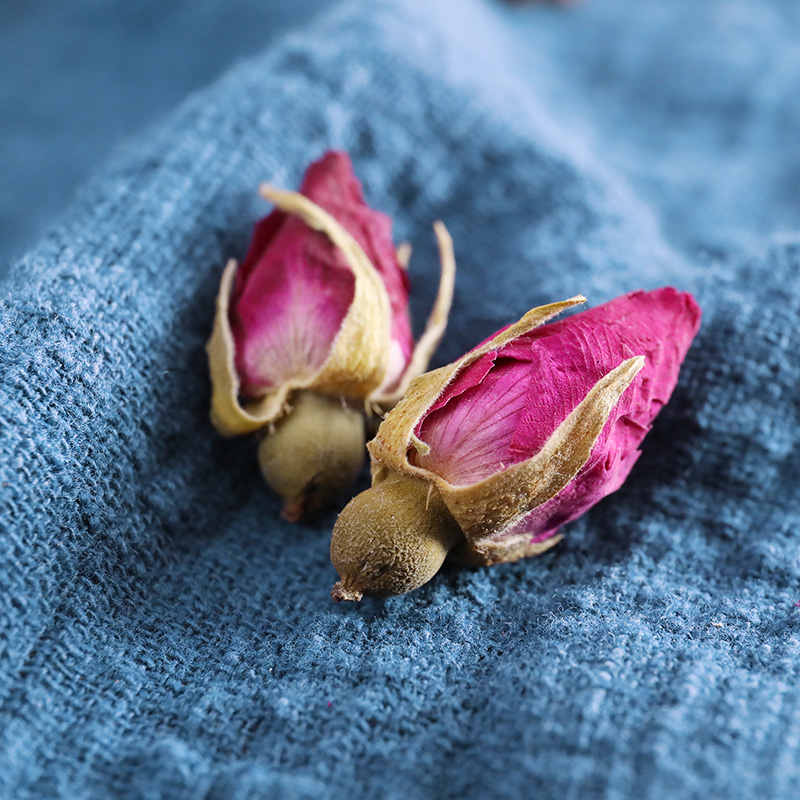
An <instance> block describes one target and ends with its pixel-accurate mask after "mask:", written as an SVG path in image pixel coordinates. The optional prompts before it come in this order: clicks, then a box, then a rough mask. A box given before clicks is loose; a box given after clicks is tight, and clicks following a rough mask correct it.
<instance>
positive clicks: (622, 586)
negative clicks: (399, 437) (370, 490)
mask: <svg viewBox="0 0 800 800" xmlns="http://www.w3.org/2000/svg"><path fill="white" fill-rule="evenodd" d="M712 5H713V4H709V6H708V8H707V7H706V6H702V8H700V7H698V5H697V4H696V3H694V2H691V1H690V0H676V2H675V3H671V4H664V8H663V9H662V8H659V9H654V8H653V6H652V4H647V8H646V9H645V8H642V9H639V8H633V7H632V4H631V3H629V2H624V0H609V1H608V2H606V3H589V4H586V5H585V6H584V7H581V8H577V9H575V10H572V11H564V12H559V11H556V10H553V9H541V8H532V9H525V10H512V9H510V8H501V7H500V6H497V5H495V4H493V3H490V2H489V1H488V0H427V1H426V2H422V0H403V1H402V2H401V1H400V0H397V2H394V1H393V0H371V2H363V3H362V2H353V3H348V4H345V5H343V6H341V7H339V8H338V9H337V10H336V11H335V12H334V13H333V14H332V15H330V16H328V17H326V18H323V19H322V20H320V21H318V22H317V23H316V24H315V26H314V27H312V28H310V29H308V30H307V31H305V32H304V33H303V34H302V35H298V36H295V37H293V38H289V39H287V40H285V41H284V42H283V43H281V44H280V46H278V47H276V48H274V49H272V50H271V51H269V52H267V53H266V54H264V55H263V56H261V57H259V58H257V59H255V60H252V61H249V62H245V63H243V64H241V65H240V66H238V67H237V68H236V69H235V70H234V71H233V72H231V73H230V74H229V75H228V76H226V77H225V78H224V79H223V80H222V81H220V82H219V83H217V84H216V85H214V86H212V87H210V88H209V89H208V90H206V91H204V92H202V93H199V94H197V95H195V96H192V97H191V98H189V99H188V100H187V101H186V103H185V104H184V105H183V106H182V107H181V108H180V109H178V110H177V111H176V112H175V113H174V115H173V116H172V117H171V118H170V119H168V120H167V121H166V122H165V123H164V124H163V125H162V126H161V127H160V128H158V129H157V130H154V131H152V132H151V133H150V134H149V135H147V136H146V137H144V138H143V139H142V140H141V141H140V142H138V143H136V144H134V145H131V146H129V147H128V148H127V150H125V151H124V152H122V153H120V154H119V155H118V156H117V158H116V160H115V161H113V162H112V163H111V164H110V165H109V166H108V167H107V169H106V170H105V172H104V173H102V174H101V175H99V176H98V177H97V179H96V180H95V181H93V182H92V183H91V184H90V185H89V186H87V187H86V188H85V189H84V190H83V191H82V192H81V193H80V195H79V196H78V197H77V199H76V201H75V203H74V204H73V205H72V207H71V209H70V210H69V211H68V212H67V213H66V215H65V216H64V217H63V218H62V219H61V220H60V222H59V223H58V225H57V226H56V227H54V228H53V229H52V231H51V233H50V234H49V235H48V236H47V237H46V238H45V239H44V240H43V241H42V242H41V243H40V245H39V246H38V247H37V248H36V249H35V250H34V251H32V252H31V253H30V254H29V255H28V257H26V258H25V259H23V260H22V262H21V263H19V264H18V265H16V267H15V269H14V272H13V275H12V278H11V280H10V282H9V284H8V286H7V287H6V293H5V295H4V299H3V300H2V305H1V306H0V341H2V372H1V373H0V453H1V454H2V458H1V459H0V473H1V474H0V479H1V481H2V488H0V514H1V516H0V526H2V531H1V532H0V795H2V796H3V797H9V798H11V797H13V798H34V797H35V798H39V797H42V798H44V797H47V798H54V797H65V798H100V797H137V798H138V797H141V798H151V797H169V798H173V797H174V798H197V797H205V798H250V797H270V798H278V799H279V800H282V799H283V798H304V799H305V798H309V799H310V798H314V800H317V798H319V799H320V800H321V799H322V798H330V797H336V796H342V797H353V798H360V797H381V798H388V799H389V800H392V799H393V798H407V797H419V798H467V799H469V798H488V797H491V798H519V797H559V798H562V797H580V798H591V797H613V798H623V797H637V798H639V797H653V798H656V797H659V798H660V797H665V796H671V797H699V796H704V797H717V796H719V797H728V798H731V797H789V796H796V795H797V794H798V793H800V666H798V665H799V664H800V624H799V623H798V619H799V618H800V609H797V608H795V603H796V602H797V601H798V600H800V574H799V573H800V530H798V527H799V523H800V512H799V511H798V503H797V502H796V496H797V490H798V486H799V485H800V465H799V463H798V459H797V458H796V452H797V447H798V440H799V439H800V399H798V398H800V393H799V392H798V382H799V381H800V360H799V356H798V354H800V326H798V325H797V319H798V314H800V237H798V236H797V234H796V223H797V220H798V209H799V208H800V200H798V195H797V193H796V192H794V193H792V192H790V191H789V187H790V186H791V185H792V184H791V181H790V177H787V176H790V175H791V174H794V176H795V181H796V176H797V174H798V172H797V170H798V168H800V162H798V161H797V158H798V155H797V152H796V147H794V144H793V143H795V142H796V137H797V132H798V130H800V108H798V105H797V102H796V97H797V91H796V90H797V87H798V85H800V57H798V51H797V46H796V43H795V44H793V42H796V41H797V35H798V32H800V12H798V11H797V10H796V9H794V8H789V7H788V6H787V5H786V4H781V3H778V2H769V1H768V0H760V2H751V1H750V0H748V2H745V0H731V2H729V3H727V4H726V8H727V10H728V13H729V15H730V16H729V17H726V18H725V20H720V19H719V18H717V17H716V16H715V14H714V10H713V8H712V7H711V6H712ZM454 21H457V23H458V24H455V22H454ZM698 31H699V32H698ZM702 32H705V34H706V35H705V37H704V36H703V35H701V34H702ZM750 39H752V41H750ZM747 41H750V46H749V47H747V46H745V45H746V42H747ZM737 48H738V49H737ZM742 48H744V49H742ZM698 64H699V67H698ZM598 76H602V80H599V79H598ZM697 76H700V77H699V78H698V77H697ZM329 147H340V148H344V149H346V150H348V151H349V152H350V153H351V155H352V157H353V160H354V163H355V167H356V171H357V173H358V175H359V177H360V178H361V179H362V181H363V183H364V187H365V191H366V194H367V198H368V200H369V202H370V204H371V205H373V206H375V207H377V208H380V209H381V210H383V211H385V212H387V213H389V214H391V215H392V216H393V217H394V218H395V221H396V222H395V233H396V239H397V241H402V240H405V239H407V240H409V241H411V242H412V243H413V245H414V255H413V257H412V261H411V268H410V269H411V277H412V281H413V287H414V288H413V309H414V313H415V320H416V323H417V327H418V329H419V328H420V327H421V323H422V320H423V319H424V316H425V313H426V310H427V308H428V307H429V305H430V302H431V300H432V297H433V293H434V291H435V284H436V280H437V258H436V253H435V247H434V244H433V237H432V233H431V231H430V224H431V222H432V221H433V220H434V219H437V218H440V219H443V220H444V221H445V223H446V224H447V226H448V228H449V229H450V231H451V233H452V235H453V238H454V241H455V245H456V255H457V258H458V265H459V275H458V285H457V291H456V299H455V304H454V309H453V313H452V322H451V325H450V328H449V330H448V333H447V335H446V338H445V341H444V343H443V346H442V348H441V350H440V352H439V354H438V355H437V364H441V363H444V362H446V361H449V360H451V359H453V358H455V357H457V356H458V355H460V354H461V353H462V352H463V351H464V350H465V349H467V348H468V347H470V346H472V345H473V344H475V343H476V342H478V341H480V340H481V339H483V338H484V337H485V336H487V335H488V334H490V333H491V332H492V331H494V330H495V329H496V328H498V327H500V326H501V325H504V324H506V323H508V322H509V321H511V320H514V319H516V318H518V317H519V316H520V315H521V314H522V313H524V312H525V311H526V310H527V309H528V308H530V307H532V306H534V305H538V304H542V303H545V302H550V301H553V300H558V299H563V298H565V297H568V296H570V295H574V294H577V293H583V294H585V295H587V297H588V298H589V301H590V303H591V304H597V303H600V302H602V301H605V300H608V299H610V298H611V297H613V296H615V295H618V294H621V293H623V292H626V291H630V290H632V289H636V288H640V287H644V288H652V287H655V286H659V285H665V284H674V285H675V286H677V287H678V288H680V289H682V290H689V291H692V292H694V293H695V295H696V296H697V298H698V300H699V302H700V303H701V305H702V306H703V309H704V312H705V316H704V324H703V328H702V330H701V332H700V335H699V336H698V338H697V340H696V342H695V345H694V346H693V348H692V350H691V351H690V354H689V357H688V360H687V361H686V363H685V365H684V368H683V370H682V374H681V379H680V382H679V385H678V388H677V390H676V392H675V394H674V396H673V399H672V401H671V403H670V404H669V406H667V407H666V408H665V409H664V411H663V412H662V413H661V415H660V416H659V418H658V420H657V421H656V425H655V427H654V429H653V431H652V433H651V434H650V436H649V437H648V439H647V440H646V442H645V446H644V452H643V455H642V458H641V459H640V461H639V463H638V464H637V465H636V467H635V469H634V471H633V473H632V475H631V477H630V479H629V481H628V482H627V484H626V485H625V486H624V487H623V489H622V490H620V491H619V492H618V493H616V494H615V495H614V496H612V497H610V498H607V499H606V500H604V501H603V502H602V503H601V504H600V505H599V506H597V507H596V508H595V509H594V510H592V511H591V512H590V513H589V514H587V515H586V516H584V517H583V518H582V519H580V520H579V521H577V522H575V523H573V524H571V525H569V526H568V527H567V528H565V530H564V532H565V533H566V538H565V540H564V541H563V542H562V543H561V544H560V545H559V546H558V547H557V548H555V549H554V550H552V551H551V552H549V553H548V554H546V555H544V556H542V557H540V558H538V559H531V560H527V561H523V562H520V563H517V564H512V565H504V566H499V567H495V568H492V569H483V570H476V571H467V570H460V569H457V568H454V567H446V568H445V570H444V571H443V573H442V574H440V575H439V576H438V577H437V578H436V579H434V580H433V581H432V582H431V583H430V584H428V585H427V586H425V587H424V588H423V589H421V590H419V591H417V592H415V593H413V594H411V595H408V596H403V597H399V598H394V599H391V600H388V601H385V602H377V601H365V602H364V603H363V604H360V605H358V606H355V605H348V606H347V607H340V606H334V605H333V604H332V603H331V602H330V598H329V594H328V593H329V589H330V585H331V583H332V582H333V581H334V580H335V573H334V571H333V569H332V567H331V565H330V562H329V559H328V541H329V532H330V528H331V526H332V523H333V519H334V516H333V515H330V516H328V517H327V518H325V519H323V520H321V521H320V522H319V524H318V525H315V526H303V525H300V526H292V525H289V524H287V523H284V522H283V521H281V519H280V518H279V516H278V511H279V502H278V500H277V499H276V498H275V497H274V496H272V495H271V494H270V492H269V491H268V489H267V488H266V487H265V485H264V484H263V482H262V480H261V478H260V476H259V474H258V470H257V466H256V459H255V444H254V442H253V441H250V440H244V439H241V440H223V439H222V438H220V437H219V436H218V435H217V434H215V432H214V430H213V429H212V428H211V425H210V423H209V421H208V402H209V393H210V389H209V384H208V377H207V368H206V363H205V354H204V350H203V346H204V343H205V340H206V339H207V337H208V335H209V332H210V326H211V318H212V313H213V299H214V295H215V292H216V288H217V285H218V281H219V277H220V273H221V269H222V266H223V264H224V263H225V261H226V259H227V258H229V257H232V256H233V257H239V258H241V257H242V256H243V254H244V252H245V250H246V247H247V243H248V239H249V235H250V231H251V227H252V224H253V222H254V221H255V220H256V219H257V218H258V217H259V216H261V215H263V214H264V213H265V211H266V206H265V205H264V203H263V201H262V200H260V199H259V198H258V196H257V193H256V188H257V186H258V184H259V182H261V181H263V180H268V181H269V182H271V183H273V184H275V185H279V186H285V187H289V188H293V187H295V186H297V184H298V182H299V179H300V176H301V175H302V172H303V170H304V168H305V166H306V164H307V163H308V162H309V161H311V160H312V159H314V158H316V157H318V156H319V155H320V154H321V153H322V152H323V151H324V150H325V149H327V148H329ZM792 159H794V160H792ZM792 169H794V170H795V171H794V173H792V172H791V170H792ZM792 225H794V226H795V227H794V228H792ZM787 231H789V232H788V233H787ZM366 480H367V479H366V475H365V476H364V477H363V478H362V482H361V486H360V487H358V488H363V487H364V486H365V485H366Z"/></svg>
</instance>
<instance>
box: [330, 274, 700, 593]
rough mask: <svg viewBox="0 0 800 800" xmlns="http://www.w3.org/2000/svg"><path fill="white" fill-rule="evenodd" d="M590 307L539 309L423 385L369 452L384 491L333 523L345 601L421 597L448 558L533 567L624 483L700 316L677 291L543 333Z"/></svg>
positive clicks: (635, 299) (378, 488) (605, 308)
mask: <svg viewBox="0 0 800 800" xmlns="http://www.w3.org/2000/svg"><path fill="white" fill-rule="evenodd" d="M583 302H585V299H584V298H583V297H573V298H571V299H570V300H566V301H564V302H563V303H554V304H552V305H549V306H543V307H541V308H536V309H533V310H532V311H529V312H528V313H527V314H526V315H525V316H524V317H523V318H522V319H521V320H520V321H519V322H517V323H516V324H515V325H512V326H510V327H508V328H506V329H504V330H502V331H500V332H499V333H497V334H496V335H495V336H494V337H492V338H491V339H489V340H487V341H486V342H484V343H483V344H481V345H479V346H478V347H477V348H475V349H474V350H472V351H471V352H469V353H467V355H465V356H464V357H463V358H461V359H460V360H458V361H456V362H454V363H453V364H450V365H449V366H446V367H442V368H441V369H438V370H434V371H433V372H430V373H427V374H426V375H423V376H421V377H420V378H418V379H417V380H415V381H414V382H413V383H412V384H411V386H410V387H409V390H408V392H407V393H406V396H405V398H404V399H403V400H402V401H401V402H400V403H399V404H398V405H397V407H396V408H395V409H394V410H393V411H392V412H391V413H390V414H389V415H388V416H387V417H386V419H385V420H384V421H383V423H382V425H381V426H380V428H379V430H378V434H377V436H376V438H375V439H374V440H373V441H372V442H370V443H369V445H368V448H369V451H370V454H371V456H372V476H373V485H372V488H371V489H367V491H365V492H362V493H361V494H360V495H358V496H357V497H356V498H354V499H353V501H352V502H351V503H350V504H349V505H348V506H347V507H346V508H345V509H344V511H343V512H342V513H341V515H340V516H339V519H338V520H337V522H336V525H335V527H334V530H333V539H332V541H331V559H332V561H333V565H334V566H335V567H336V570H337V571H338V573H339V575H340V576H341V581H340V582H339V583H337V584H336V585H335V586H334V588H333V592H332V596H333V599H334V600H359V599H360V598H361V597H362V595H365V594H368V595H373V596H388V595H395V594H402V593H404V592H408V591H411V590H412V589H415V588H417V587H419V586H421V585H422V584H424V583H426V582H427V581H428V580H430V579H431V578H432V577H433V576H434V575H435V574H436V572H437V571H438V570H439V567H440V566H441V564H442V562H443V561H444V558H445V556H447V555H448V553H450V552H451V553H452V555H453V556H454V557H455V558H456V559H457V560H459V561H461V562H462V563H466V564H470V565H488V564H498V563H502V562H506V561H516V560H517V559H520V558H524V557H526V556H532V555H536V554H538V553H541V552H543V551H544V550H547V549H548V548H549V547H552V545H553V544H555V543H556V542H557V541H558V540H559V539H560V538H561V537H560V536H558V535H557V532H558V529H559V528H560V527H561V525H563V524H564V523H566V522H569V521H570V520H573V519H575V518H576V517H578V516H579V515H581V514H582V513H583V512H584V511H586V510H587V509H588V508H590V507H591V506H592V505H594V504H595V503H597V502H598V501H599V500H600V499H601V498H603V497H605V496H606V495H607V494H609V493H610V492H613V491H614V490H615V489H618V488H619V487H620V486H621V485H622V483H623V481H624V480H625V478H626V477H627V476H628V473H629V472H630V470H631V467H632V466H633V465H634V463H635V462H636V459H637V458H638V457H639V449H638V448H639V445H640V444H641V442H642V439H643V438H644V436H645V434H646V433H647V431H648V430H649V429H650V426H651V424H652V422H653V419H654V418H655V417H656V415H657V414H658V412H659V410H660V409H661V407H662V406H663V405H664V404H665V403H666V402H667V400H669V397H670V395H671V394H672V390H673V389H674V388H675V384H676V382H677V379H678V370H679V367H680V364H681V362H682V361H683V359H684V357H685V355H686V352H687V350H688V349H689V345H690V344H691V342H692V339H693V337H694V335H695V333H696V332H697V329H698V327H699V324H700V308H699V307H698V306H697V304H696V303H695V301H694V299H693V298H692V296H691V295H689V294H684V293H680V292H677V291H676V290H675V289H671V288H665V289H657V290H655V291H652V292H641V291H640V292H633V293H631V294H627V295H624V296H623V297H619V298H617V299H616V300H613V301H611V302H610V303H606V304H605V305H602V306H599V307H597V308H594V309H590V310H588V311H584V312H582V313H580V314H576V315H574V316H572V317H569V318H567V319H565V320H562V321H560V322H555V323H553V324H551V325H545V326H543V327H540V326H542V324H543V323H544V322H546V321H547V320H549V319H551V318H552V317H553V316H555V315H556V314H558V313H560V312H561V311H562V310H564V309H566V308H568V307H570V306H574V305H577V304H579V303H583Z"/></svg>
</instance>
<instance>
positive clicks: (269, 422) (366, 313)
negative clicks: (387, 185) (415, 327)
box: [207, 152, 455, 520]
mask: <svg viewBox="0 0 800 800" xmlns="http://www.w3.org/2000/svg"><path fill="white" fill-rule="evenodd" d="M261 193H262V195H263V196H264V197H265V198H266V199H268V200H270V201H272V202H273V203H274V204H275V206H276V210H275V211H273V212H272V213H271V214H269V215H268V216H267V217H265V218H264V219H262V220H260V221H259V222H258V223H257V224H256V226H255V230H254V233H253V240H252V242H251V244H250V249H249V250H248V252H247V255H246V257H245V260H244V261H243V262H242V264H241V265H237V263H236V262H235V261H230V262H229V263H228V266H227V267H226V269H225V272H224V273H223V277H222V282H221V285H220V292H219V295H218V297H217V313H216V318H215V323H214V332H213V334H212V337H211V339H210V341H209V343H208V348H207V349H208V354H209V366H210V371H211V379H212V402H211V419H212V422H213V423H214V425H215V427H216V428H217V429H218V430H219V431H220V432H221V433H223V434H225V435H228V436H235V435H239V434H245V433H253V432H258V433H259V436H260V438H261V443H260V445H259V462H260V465H261V468H262V471H263V472H264V475H265V477H266V478H267V481H268V482H269V483H270V484H271V485H272V486H273V488H274V489H275V490H276V491H277V492H278V493H279V494H281V496H283V498H284V500H285V506H284V515H285V516H286V517H287V518H290V519H292V520H297V519H299V518H301V517H303V516H306V515H310V514H312V513H314V512H315V511H317V510H318V509H319V508H321V507H322V506H324V505H326V504H327V503H328V502H330V501H331V500H332V499H333V498H334V497H335V496H336V494H338V492H339V491H341V490H342V489H343V488H344V487H345V486H346V485H348V484H349V483H350V481H351V480H352V479H353V477H354V476H355V474H356V473H357V472H358V470H359V468H360V466H361V464H362V462H363V458H364V441H365V434H364V416H365V413H371V412H372V411H373V410H374V409H385V408H390V407H391V406H392V405H393V404H394V403H395V402H397V400H398V399H399V397H400V396H402V393H403V392H404V391H405V389H406V388H407V386H408V384H409V383H410V381H411V380H412V378H414V377H415V376H417V375H419V374H420V373H421V372H423V371H424V370H425V368H426V367H427V364H428V361H429V359H430V356H431V355H432V353H433V351H434V350H435V348H436V346H437V344H438V342H439V340H440V338H441V336H442V333H443V332H444V328H445V326H446V324H447V315H448V312H449V308H450V303H451V300H452V292H453V280H454V272H455V262H454V259H453V253H452V242H451V240H450V237H449V236H448V234H447V231H446V230H445V228H444V226H443V225H442V224H441V223H436V225H435V226H434V228H435V230H436V235H437V238H438V240H439V247H440V254H441V258H442V274H441V281H440V286H439V295H438V297H437V300H436V303H435V306H434V309H433V312H432V314H431V318H430V319H429V321H428V326H427V328H426V331H425V333H424V335H423V336H422V338H421V339H420V340H419V342H418V343H417V345H416V347H415V346H414V341H413V337H412V333H411V322H410V319H409V311H408V296H409V280H408V274H407V272H406V267H405V261H406V260H407V257H408V254H409V249H408V248H407V247H404V248H401V249H400V250H399V251H398V250H395V247H394V244H393V242H392V223H391V220H390V219H389V217H387V216H386V215H385V214H382V213H380V212H379V211H375V210H373V209H371V208H370V207H369V206H368V205H367V204H366V202H365V200H364V195H363V192H362V190H361V185H360V183H359V182H358V179H357V178H356V177H355V174H354V173H353V166H352V164H351V162H350V159H349V157H348V156H347V154H346V153H341V152H329V153H326V154H325V155H324V156H323V157H322V158H321V159H320V160H319V161H316V162H314V163H313V164H312V165H311V166H310V167H309V168H308V171H307V172H306V175H305V178H304V180H303V184H302V186H301V188H300V192H287V191H281V190H277V189H274V188H272V187H270V186H267V185H264V186H262V187H261Z"/></svg>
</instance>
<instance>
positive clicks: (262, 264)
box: [230, 212, 355, 397]
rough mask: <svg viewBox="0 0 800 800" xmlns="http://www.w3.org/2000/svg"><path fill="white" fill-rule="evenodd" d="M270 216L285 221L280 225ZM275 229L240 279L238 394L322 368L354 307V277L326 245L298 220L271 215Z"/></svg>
mask: <svg viewBox="0 0 800 800" xmlns="http://www.w3.org/2000/svg"><path fill="white" fill-rule="evenodd" d="M271 217H279V218H280V217H284V219H283V220H282V223H281V224H280V226H279V227H278V226H275V223H274V221H273V222H270V218H271ZM259 226H264V227H265V228H268V227H276V228H277V233H276V234H275V235H274V236H273V238H272V239H271V241H270V242H269V246H268V247H267V248H266V249H265V251H264V253H263V255H262V256H261V257H260V258H259V259H258V260H257V261H256V260H255V259H253V261H252V262H251V261H250V256H251V253H252V248H251V253H248V257H247V259H246V260H245V261H244V262H243V264H242V266H241V267H240V268H239V272H238V273H237V281H236V287H235V289H234V302H233V304H232V306H233V309H232V312H231V315H230V322H231V330H232V332H233V337H234V342H235V348H236V369H237V372H238V374H239V379H240V382H241V392H242V394H243V395H245V396H248V397H257V396H259V395H261V394H264V392H265V391H266V390H267V389H269V388H270V387H273V386H279V385H280V384H282V383H284V382H285V381H287V380H289V379H292V378H294V379H297V378H304V377H310V376H312V375H314V374H315V373H316V372H318V371H319V369H320V368H321V367H322V365H323V364H324V363H325V361H326V359H327V358H328V354H329V353H330V350H331V346H332V344H333V341H334V339H335V338H336V334H337V333H338V332H339V328H340V327H341V324H342V320H344V317H345V315H346V314H347V309H348V308H349V307H350V304H351V303H352V301H353V292H354V288H355V279H354V277H353V273H352V271H351V270H350V267H349V266H348V264H347V263H346V261H345V260H344V257H343V256H342V255H341V253H340V252H339V251H338V250H337V249H336V248H335V247H334V246H333V245H332V244H331V243H330V241H329V239H328V238H327V237H326V236H325V235H323V234H321V233H319V232H317V231H312V230H311V229H310V228H308V226H307V225H305V223H303V222H302V221H300V220H299V219H297V218H293V217H291V218H286V217H285V215H283V214H281V213H280V212H273V214H271V215H270V217H267V218H266V219H265V220H263V221H262V222H261V223H259V225H258V226H256V231H257V232H256V236H255V237H254V243H255V241H256V240H257V239H258V238H259V233H258V227H259Z"/></svg>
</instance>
